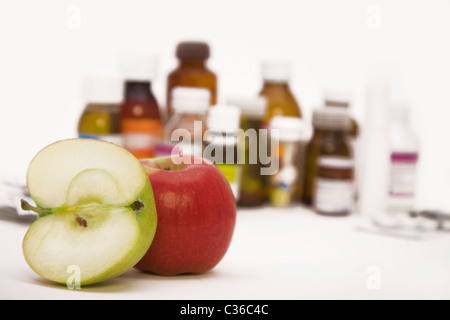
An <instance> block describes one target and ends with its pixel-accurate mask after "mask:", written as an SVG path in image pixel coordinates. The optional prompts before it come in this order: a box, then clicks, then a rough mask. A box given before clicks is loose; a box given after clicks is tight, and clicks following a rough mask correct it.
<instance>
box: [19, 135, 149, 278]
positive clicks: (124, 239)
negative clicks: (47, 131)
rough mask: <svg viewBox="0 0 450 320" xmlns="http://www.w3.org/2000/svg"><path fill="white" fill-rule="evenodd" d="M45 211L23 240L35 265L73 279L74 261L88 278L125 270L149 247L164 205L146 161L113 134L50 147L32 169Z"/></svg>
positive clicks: (30, 179)
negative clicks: (111, 137)
mask: <svg viewBox="0 0 450 320" xmlns="http://www.w3.org/2000/svg"><path fill="white" fill-rule="evenodd" d="M27 186H28V190H29V193H30V195H31V197H32V199H33V200H34V202H35V203H36V205H37V206H36V207H33V206H31V205H30V204H28V203H26V202H24V201H23V202H22V207H23V208H24V209H26V210H33V211H35V212H36V213H37V214H38V219H37V220H36V221H35V222H34V223H33V224H32V225H31V226H30V228H29V229H28V231H27V233H26V235H25V238H24V240H23V253H24V256H25V259H26V261H27V263H28V264H29V266H30V267H31V268H32V269H33V270H34V271H35V272H36V273H37V274H39V275H40V276H42V277H43V278H46V279H48V280H51V281H54V282H58V283H62V284H66V283H67V281H68V278H69V277H70V276H71V273H70V272H69V271H68V270H70V268H71V267H72V266H76V267H78V268H79V269H78V270H79V271H80V285H89V284H93V283H98V282H101V281H106V280H108V279H111V278H114V277H117V276H119V275H121V274H122V273H124V272H125V271H127V270H129V269H130V268H132V267H133V266H134V265H135V264H136V263H137V262H138V261H139V260H140V259H141V258H142V256H143V255H144V254H145V253H146V251H147V250H148V248H149V246H150V244H151V242H152V240H153V237H154V234H155V231H156V223H157V216H156V208H155V203H154V197H153V192H152V188H151V185H150V182H149V180H148V178H147V174H146V171H145V170H144V168H143V166H142V165H141V163H140V162H139V160H137V159H136V158H135V157H134V156H133V155H132V154H131V153H129V152H128V151H126V150H125V149H123V148H121V147H118V146H117V145H114V144H112V143H109V142H104V141H98V140H90V139H68V140H62V141H58V142H56V143H53V144H51V145H49V146H47V147H45V148H44V149H42V150H41V151H40V152H39V153H38V154H37V155H36V156H35V157H34V158H33V160H32V161H31V163H30V165H29V167H28V172H27Z"/></svg>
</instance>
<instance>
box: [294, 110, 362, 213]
mask: <svg viewBox="0 0 450 320" xmlns="http://www.w3.org/2000/svg"><path fill="white" fill-rule="evenodd" d="M313 126H314V133H313V136H312V138H311V140H310V141H309V143H308V144H307V146H306V150H305V168H304V188H303V197H302V198H303V203H304V204H306V205H311V204H312V201H313V192H314V182H315V179H316V177H317V174H318V161H319V158H320V157H322V156H342V157H353V150H352V147H351V144H350V141H349V134H348V126H349V118H348V115H347V113H346V112H345V110H343V109H341V108H334V107H327V108H321V109H317V110H315V111H314V113H313Z"/></svg>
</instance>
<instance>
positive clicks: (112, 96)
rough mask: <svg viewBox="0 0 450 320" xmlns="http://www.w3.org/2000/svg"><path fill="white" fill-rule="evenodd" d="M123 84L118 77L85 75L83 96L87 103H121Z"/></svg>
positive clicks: (82, 89) (82, 87)
mask: <svg viewBox="0 0 450 320" xmlns="http://www.w3.org/2000/svg"><path fill="white" fill-rule="evenodd" d="M122 91H123V90H122V82H121V81H120V78H119V77H118V76H117V75H112V74H111V75H106V74H104V75H100V74H96V75H85V76H84V77H83V79H82V84H81V96H82V97H83V100H84V101H85V102H86V103H113V104H115V103H120V102H121V100H122Z"/></svg>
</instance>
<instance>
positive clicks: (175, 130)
mask: <svg viewBox="0 0 450 320" xmlns="http://www.w3.org/2000/svg"><path fill="white" fill-rule="evenodd" d="M172 105H173V109H174V112H175V113H174V115H173V116H172V118H171V119H170V120H169V121H168V122H167V124H166V126H165V133H164V140H165V145H166V146H172V148H176V151H175V152H177V153H180V154H182V155H192V156H195V157H203V136H204V134H205V131H206V129H207V127H206V114H207V110H208V108H209V107H210V91H209V90H207V89H203V88H188V87H176V88H174V89H173V90H172ZM172 148H170V147H168V148H166V152H167V151H169V150H170V153H172V151H171V150H172ZM162 155H163V154H159V156H162Z"/></svg>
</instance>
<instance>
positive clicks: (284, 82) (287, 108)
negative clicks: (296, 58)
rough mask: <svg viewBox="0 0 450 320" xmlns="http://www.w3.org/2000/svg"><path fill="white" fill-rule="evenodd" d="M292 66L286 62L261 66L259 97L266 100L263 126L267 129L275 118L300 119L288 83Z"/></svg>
mask: <svg viewBox="0 0 450 320" xmlns="http://www.w3.org/2000/svg"><path fill="white" fill-rule="evenodd" d="M291 73H292V65H291V64H290V63H289V62H288V61H283V60H272V61H265V62H263V64H262V78H263V81H264V82H263V87H262V89H261V91H260V95H261V96H263V97H265V98H266V99H267V102H268V104H267V109H266V113H265V115H264V119H263V122H264V126H265V127H266V128H267V126H268V124H269V122H270V121H271V119H272V118H273V117H275V116H285V117H299V118H300V117H301V116H302V112H301V108H300V105H299V104H298V102H297V100H296V98H295V96H294V94H293V93H292V91H291V88H290V85H289V81H290V78H291Z"/></svg>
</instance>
